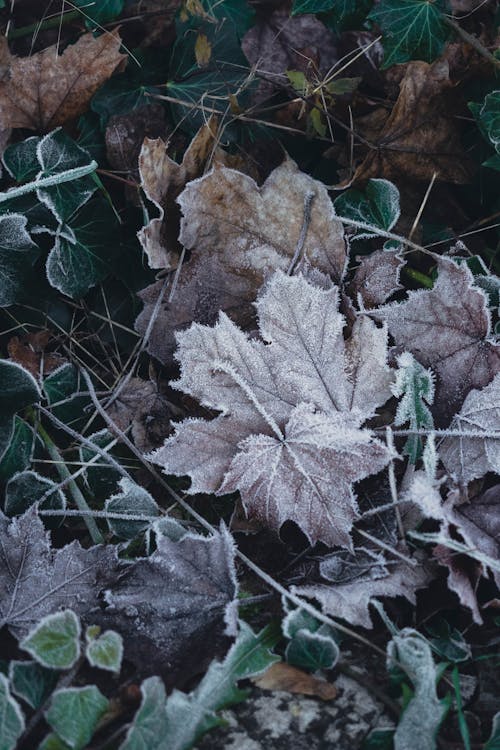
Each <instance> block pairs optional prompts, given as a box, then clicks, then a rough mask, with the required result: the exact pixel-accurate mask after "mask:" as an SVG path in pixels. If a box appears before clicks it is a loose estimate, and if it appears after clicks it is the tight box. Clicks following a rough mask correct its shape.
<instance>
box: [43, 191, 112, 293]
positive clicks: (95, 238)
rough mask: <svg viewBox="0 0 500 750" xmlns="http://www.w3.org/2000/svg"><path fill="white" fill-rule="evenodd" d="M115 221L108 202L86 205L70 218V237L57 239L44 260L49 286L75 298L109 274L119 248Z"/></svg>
mask: <svg viewBox="0 0 500 750" xmlns="http://www.w3.org/2000/svg"><path fill="white" fill-rule="evenodd" d="M116 226H117V225H116V218H115V216H114V214H113V212H112V210H111V208H110V207H109V206H108V204H107V203H103V202H102V201H95V202H94V201H92V202H90V203H86V204H85V205H84V206H83V207H82V208H81V209H80V210H79V211H78V213H77V214H76V216H74V217H73V218H72V219H71V231H72V233H73V236H72V238H71V239H69V238H68V237H63V236H59V237H57V238H56V242H55V244H54V247H53V248H52V250H51V251H50V253H49V257H48V258H47V278H48V280H49V282H50V284H51V285H52V286H53V287H55V288H56V289H58V290H59V291H60V292H62V293H63V294H66V295H67V296H68V297H72V298H74V299H78V298H80V297H83V295H84V294H86V293H87V292H88V291H89V289H91V288H92V287H93V286H95V285H96V284H98V283H99V281H102V280H103V279H104V278H105V277H106V276H107V274H108V273H109V271H110V267H111V264H112V262H113V261H114V259H115V258H116V252H117V249H118V244H117V239H116Z"/></svg>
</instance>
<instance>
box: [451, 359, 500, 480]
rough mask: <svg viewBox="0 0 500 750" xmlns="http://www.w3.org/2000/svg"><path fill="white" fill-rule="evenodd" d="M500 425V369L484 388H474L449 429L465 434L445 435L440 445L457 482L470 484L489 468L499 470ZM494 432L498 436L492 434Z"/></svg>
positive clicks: (496, 471) (494, 470)
mask: <svg viewBox="0 0 500 750" xmlns="http://www.w3.org/2000/svg"><path fill="white" fill-rule="evenodd" d="M499 428H500V373H498V374H497V375H496V376H495V377H494V379H493V380H492V382H491V383H489V385H487V386H486V387H485V388H483V389H482V390H480V391H479V390H474V391H471V392H470V393H469V394H468V396H467V398H466V399H465V401H464V403H463V405H462V408H461V409H460V411H459V413H458V414H457V415H456V416H455V418H454V419H453V422H452V423H451V425H450V429H451V430H454V431H457V432H462V431H463V433H464V434H463V435H459V436H457V437H446V438H444V440H443V441H442V442H441V444H440V445H439V455H440V457H441V460H442V462H443V464H444V465H445V468H446V470H447V471H448V472H449V473H450V474H451V476H452V477H453V478H454V479H455V480H456V481H457V482H460V483H461V484H467V483H468V482H470V481H471V480H472V479H478V478H481V477H483V476H484V475H485V474H487V472H488V471H493V472H495V473H496V474H500V432H499ZM468 432H472V433H476V437H470V436H468V435H467V433H468ZM491 433H494V434H495V433H496V434H497V437H489V435H491ZM483 435H484V437H483Z"/></svg>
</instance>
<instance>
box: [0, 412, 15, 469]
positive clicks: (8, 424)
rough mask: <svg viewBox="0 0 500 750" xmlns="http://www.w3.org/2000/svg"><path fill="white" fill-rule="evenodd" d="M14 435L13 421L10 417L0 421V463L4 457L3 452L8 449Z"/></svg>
mask: <svg viewBox="0 0 500 750" xmlns="http://www.w3.org/2000/svg"><path fill="white" fill-rule="evenodd" d="M13 434H14V420H13V418H12V417H4V418H2V419H0V463H1V461H2V459H3V457H4V454H5V451H6V450H7V448H8V447H9V443H10V441H11V440H12V435H13Z"/></svg>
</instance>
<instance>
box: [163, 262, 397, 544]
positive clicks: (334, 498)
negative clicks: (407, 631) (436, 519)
mask: <svg viewBox="0 0 500 750" xmlns="http://www.w3.org/2000/svg"><path fill="white" fill-rule="evenodd" d="M257 311H258V315H259V326H260V330H261V333H262V336H263V338H264V341H265V342H266V343H264V342H262V341H259V340H255V339H250V338H249V337H248V336H246V335H245V334H244V333H243V332H242V331H241V330H240V329H239V328H238V327H237V326H236V325H235V324H234V323H232V322H231V321H230V320H229V319H228V318H227V316H225V315H224V314H221V316H220V319H219V322H218V323H217V325H216V326H215V327H213V328H209V327H207V326H201V325H199V324H193V325H192V326H191V328H189V329H188V330H187V331H184V332H182V333H180V334H178V342H179V350H178V353H177V358H178V359H179V361H180V363H181V376H180V379H179V380H178V381H176V382H175V383H174V384H173V385H174V387H176V388H178V389H179V390H182V391H184V392H185V393H188V394H190V395H191V396H194V397H195V398H197V399H198V400H199V401H201V403H202V404H203V405H205V406H207V407H208V408H211V409H215V410H217V411H219V412H221V415H220V416H218V417H216V418H215V419H214V420H212V421H205V420H200V419H190V420H186V421H185V422H182V423H180V424H179V425H177V427H176V432H175V434H174V435H173V436H172V437H170V438H169V439H167V441H166V442H165V444H164V446H163V447H162V448H160V449H159V450H158V451H156V452H155V453H154V454H153V455H152V458H153V460H154V461H155V462H157V463H159V464H161V465H162V466H163V467H164V469H165V471H166V472H167V473H169V474H176V475H183V474H188V475H189V476H190V477H191V480H192V485H191V489H190V492H192V493H193V492H215V493H217V494H224V493H225V492H233V491H235V490H239V491H240V492H241V494H242V499H243V503H244V505H245V508H246V510H247V512H248V513H249V514H250V515H256V516H258V517H259V518H261V519H262V520H264V521H265V522H266V523H267V524H269V525H270V526H271V527H273V528H275V529H277V530H278V529H279V528H280V526H281V525H282V523H283V522H284V521H286V520H287V519H288V520H289V519H292V520H295V521H296V522H297V523H298V524H299V525H300V527H301V528H302V529H303V531H304V532H305V534H306V535H307V536H308V537H309V538H310V539H311V541H315V540H317V539H322V540H323V541H325V542H326V543H328V544H342V545H343V546H347V547H350V537H349V531H350V528H351V526H352V523H353V520H354V519H355V518H356V516H357V505H356V501H355V497H354V494H353V491H352V487H351V485H352V483H353V482H356V481H358V480H359V479H361V478H364V477H366V476H369V475H370V474H373V473H376V472H378V471H380V470H381V469H382V468H383V467H384V466H386V464H387V463H388V461H389V460H390V458H391V452H390V451H389V450H388V449H387V447H386V446H385V445H383V444H382V443H380V442H379V441H377V440H375V439H374V438H373V437H372V435H371V433H370V432H369V431H368V430H362V429H360V428H361V426H362V425H363V423H364V422H365V421H366V420H367V419H369V418H370V417H371V416H372V415H373V414H374V413H375V410H376V409H377V408H378V407H379V406H381V405H382V404H383V403H385V401H386V400H387V399H388V398H389V397H390V393H391V391H390V383H391V379H392V375H391V371H390V369H389V367H388V365H387V332H386V330H385V329H383V328H382V329H380V328H377V326H376V325H375V324H374V323H373V321H371V320H369V319H368V318H366V317H363V316H362V317H360V318H358V320H357V321H356V323H355V325H354V327H353V333H352V336H351V338H350V340H349V341H347V342H344V338H343V327H344V318H343V316H342V315H341V314H340V313H339V312H338V290H337V288H336V287H331V288H327V289H324V288H319V287H317V286H315V285H314V284H312V283H310V282H309V281H308V280H307V279H306V278H305V277H303V276H296V277H290V276H287V275H285V274H284V273H282V272H279V271H278V272H276V273H275V274H274V275H273V276H272V278H271V279H270V280H269V282H268V283H267V284H266V286H265V288H264V290H263V292H262V293H261V296H260V297H259V299H258V302H257Z"/></svg>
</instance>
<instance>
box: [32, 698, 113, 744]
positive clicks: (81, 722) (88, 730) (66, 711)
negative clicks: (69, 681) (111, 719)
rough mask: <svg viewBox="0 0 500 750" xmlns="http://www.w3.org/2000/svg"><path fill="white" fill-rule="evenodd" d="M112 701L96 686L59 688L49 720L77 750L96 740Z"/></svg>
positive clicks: (57, 732)
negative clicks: (98, 725)
mask: <svg viewBox="0 0 500 750" xmlns="http://www.w3.org/2000/svg"><path fill="white" fill-rule="evenodd" d="M108 705H109V701H108V699H107V698H105V697H104V695H103V694H102V693H101V691H100V690H99V689H98V688H97V687H96V686H95V685H88V686H87V687H83V688H66V689H63V690H58V691H57V692H56V693H54V695H53V697H52V703H51V704H50V708H49V710H48V711H47V713H46V718H47V722H48V723H49V724H50V726H51V727H52V729H53V730H54V731H55V732H56V734H58V735H59V737H61V739H63V740H64V741H65V742H67V744H68V745H70V747H72V748H73V750H81V748H84V747H85V746H86V745H87V744H88V743H89V742H90V740H91V739H92V735H93V734H94V731H95V729H96V727H97V724H98V722H99V719H101V717H102V716H103V715H104V713H105V712H106V711H107V709H108Z"/></svg>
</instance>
